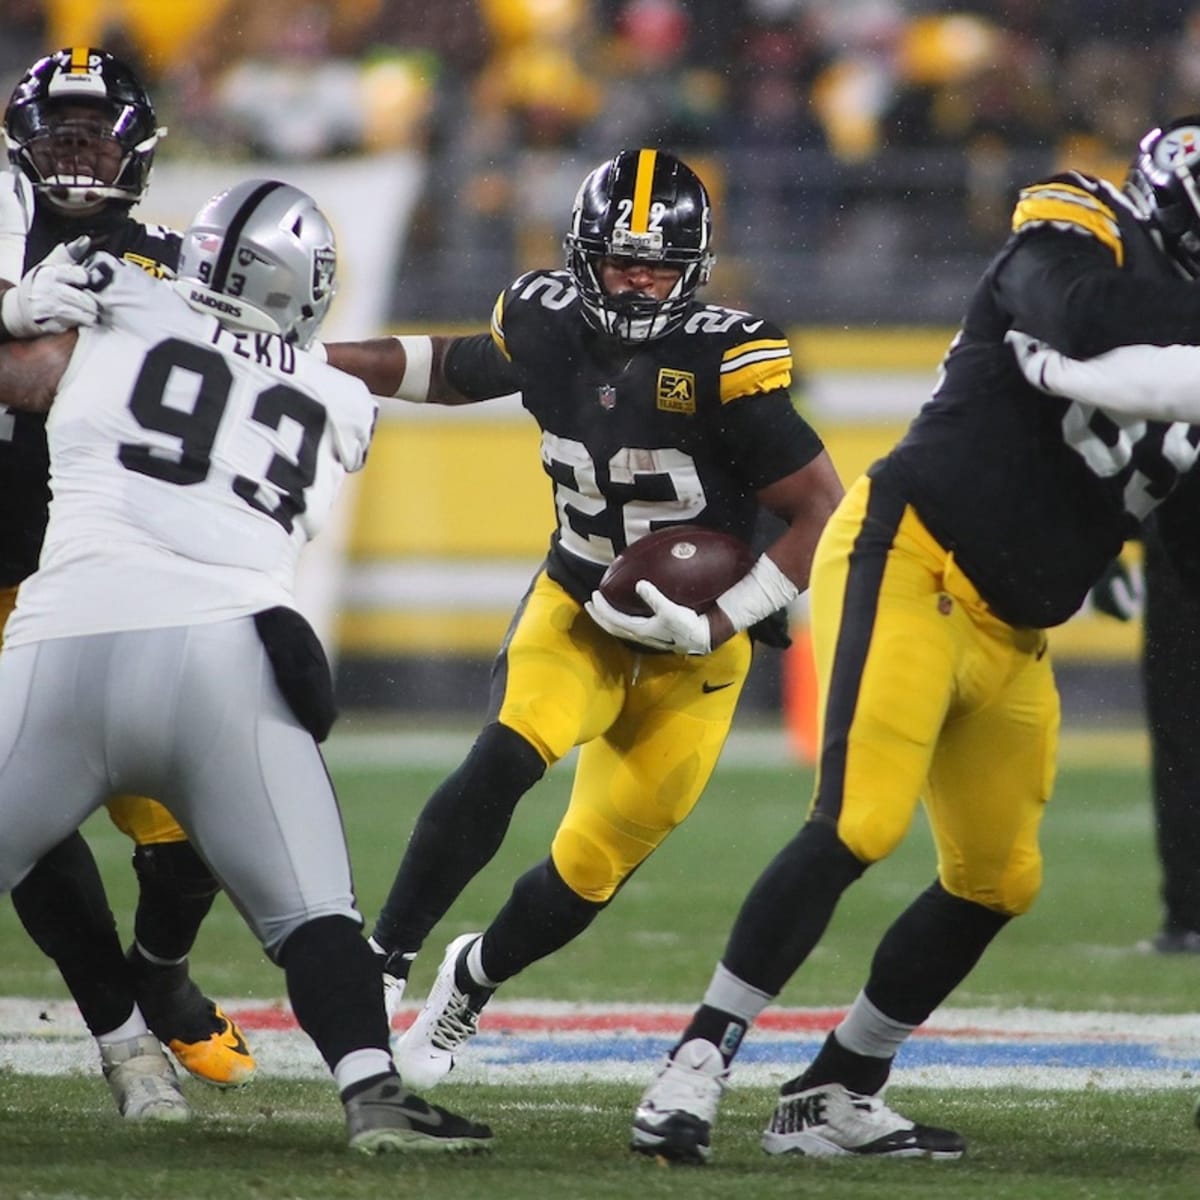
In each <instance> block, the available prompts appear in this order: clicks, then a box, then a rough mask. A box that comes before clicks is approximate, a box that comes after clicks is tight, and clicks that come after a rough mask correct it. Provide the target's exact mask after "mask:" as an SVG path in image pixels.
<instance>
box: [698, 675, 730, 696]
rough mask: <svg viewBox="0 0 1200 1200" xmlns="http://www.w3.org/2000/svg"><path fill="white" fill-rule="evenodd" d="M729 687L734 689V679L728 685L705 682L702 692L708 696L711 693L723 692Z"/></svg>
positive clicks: (701, 688) (701, 687)
mask: <svg viewBox="0 0 1200 1200" xmlns="http://www.w3.org/2000/svg"><path fill="white" fill-rule="evenodd" d="M727 687H733V680H732V679H731V680H730V681H729V682H728V683H709V682H708V680H705V681H704V683H703V684H701V686H700V690H701V691H702V692H703V693H704V694H705V695H706V696H707V695H708V694H709V693H710V692H723V691H724V690H725V689H726V688H727Z"/></svg>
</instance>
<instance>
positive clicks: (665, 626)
mask: <svg viewBox="0 0 1200 1200" xmlns="http://www.w3.org/2000/svg"><path fill="white" fill-rule="evenodd" d="M636 590H637V594H638V595H639V596H641V598H642V599H643V600H645V602H646V603H647V604H648V605H649V606H650V608H651V609H652V610H653V613H652V615H651V616H649V617H632V616H630V615H629V614H628V613H623V612H622V611H621V610H620V609H619V608H614V607H613V606H612V605H611V604H609V602H608V601H607V600H606V599H605V598H604V596H603V595H602V594H601V593H600V592H599V591H595V592H593V593H592V598H591V599H590V600H589V601H588V602H587V603H586V604H585V605H584V608H585V609H587V613H588V616H589V617H591V618H592V620H593V621H595V622H596V624H597V625H599V626H600V628H601V629H603V630H604V631H605V633H611V634H612V635H613V637H617V638H622V639H624V640H625V641H627V642H637V643H638V644H639V645H642V646H650V647H651V648H652V649H654V650H670V651H672V652H673V653H675V654H708V653H709V651H710V650H711V649H712V630H711V628H710V626H709V624H708V618H707V617H705V616H702V615H701V614H700V613H698V612H696V610H695V609H692V608H688V607H687V606H686V605H684V604H676V603H675V601H674V600H668V599H667V598H666V596H664V595H663V594H662V592H660V591H659V590H658V588H656V587H655V586H654V584H652V583H651V582H650V580H648V579H643V580H640V581H639V582H638V584H637V587H636Z"/></svg>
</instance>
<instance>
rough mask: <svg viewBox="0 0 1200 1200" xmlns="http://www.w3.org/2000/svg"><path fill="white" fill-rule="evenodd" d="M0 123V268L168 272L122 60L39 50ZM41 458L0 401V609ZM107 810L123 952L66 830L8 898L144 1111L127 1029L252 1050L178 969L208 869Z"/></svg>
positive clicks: (165, 240) (191, 1063)
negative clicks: (124, 843)
mask: <svg viewBox="0 0 1200 1200" xmlns="http://www.w3.org/2000/svg"><path fill="white" fill-rule="evenodd" d="M4 130H5V137H6V140H7V143H8V149H9V158H10V160H11V163H12V168H13V169H12V170H11V171H9V172H7V173H5V175H4V176H3V177H0V235H3V239H2V241H0V245H2V246H3V248H4V250H5V253H6V254H8V255H9V258H10V259H11V260H12V261H11V264H9V263H7V262H6V267H5V269H6V270H8V269H10V265H11V267H12V268H13V269H12V273H13V276H14V279H15V278H16V276H17V274H18V273H19V272H20V271H21V270H26V271H29V270H30V269H32V268H35V267H36V265H37V264H39V263H42V262H43V261H45V260H46V259H47V256H48V255H51V256H52V258H58V257H60V256H61V255H62V251H61V249H60V250H58V251H56V250H55V248H56V247H62V246H63V245H64V244H65V243H70V242H74V241H75V240H76V239H78V238H81V237H86V238H87V239H88V240H89V244H90V246H91V247H92V248H93V249H104V250H108V251H109V252H110V253H112V254H114V255H116V256H118V257H121V258H124V259H126V260H128V261H131V262H134V263H136V264H138V265H139V266H141V267H143V268H144V269H146V270H147V271H150V272H151V273H153V274H155V275H164V274H173V273H174V270H175V267H176V265H177V262H178V257H179V246H180V238H179V235H178V234H177V233H175V232H172V231H171V230H168V229H164V228H162V227H161V226H152V225H146V224H143V223H142V222H140V221H138V220H136V219H135V218H134V217H133V216H132V215H131V213H130V210H131V209H132V207H133V206H134V205H135V204H136V203H137V202H138V201H139V200H140V199H141V198H142V196H143V194H144V192H145V189H146V184H147V181H148V179H149V175H150V168H151V164H152V162H153V158H154V149H155V145H156V143H157V142H158V140H159V138H160V137H161V136H162V135H163V133H165V130H163V129H160V128H159V127H158V125H157V122H156V119H155V112H154V108H153V106H152V104H151V102H150V98H149V96H148V95H147V94H146V91H145V89H144V88H143V87H142V85H141V83H140V82H139V81H138V79H137V77H136V76H135V75H134V73H133V72H132V71H131V70H130V68H129V67H128V66H127V65H126V64H125V63H123V62H122V61H120V60H119V59H117V58H115V57H114V56H113V55H111V54H108V53H106V52H105V51H103V50H99V49H96V48H95V47H78V46H77V47H72V48H69V49H64V50H59V51H57V52H56V53H54V54H51V55H48V56H47V57H45V58H42V59H40V60H39V61H38V62H36V63H34V64H33V66H31V67H30V69H29V70H28V71H27V72H26V74H25V75H24V76H23V77H22V79H21V80H20V81H19V82H18V84H17V85H16V88H15V90H14V91H13V94H12V97H11V99H10V101H9V104H8V107H7V109H6V111H5V115H4ZM14 246H15V247H16V254H20V253H21V252H22V251H23V262H17V261H16V258H15V256H14V255H13V254H11V253H10V252H11V251H12V250H13V247H14ZM52 252H54V253H53V255H52ZM28 279H30V276H29V275H26V276H25V280H28ZM25 280H23V281H22V283H23V285H25V286H26V287H28V285H27V284H26V283H25ZM33 282H34V285H35V286H36V285H37V283H38V282H39V277H38V275H36V274H35V275H33ZM20 294H21V289H20V288H13V289H10V292H9V294H8V295H9V296H10V297H11V298H10V299H9V300H8V301H6V302H0V325H3V326H4V333H3V334H2V335H0V336H9V337H11V336H13V335H14V334H20V335H28V334H30V333H35V332H39V331H45V330H48V329H52V328H53V326H50V325H47V324H45V323H40V324H39V323H38V320H37V316H36V312H35V311H33V310H31V306H30V305H28V304H27V305H26V306H25V308H24V309H21V308H18V307H17V306H16V305H15V304H14V301H17V300H18V298H19V297H20ZM6 318H7V319H6ZM12 326H16V328H12ZM48 472H49V460H48V455H47V448H46V435H45V417H44V416H39V415H34V414H30V413H24V412H18V411H15V410H11V411H10V410H5V409H0V511H2V512H3V514H4V519H3V520H0V621H3V620H7V618H8V616H9V614H10V613H11V612H12V609H13V605H14V604H15V602H16V594H17V588H18V586H19V585H20V583H21V581H22V580H23V579H24V578H25V577H26V576H28V575H29V574H31V573H32V572H33V570H34V569H35V567H36V566H37V561H38V552H39V549H40V547H41V543H42V537H43V534H44V532H45V528H46V516H47V511H46V510H47V503H48V501H49V489H48V484H47V477H48ZM48 799H49V798H48ZM109 813H110V815H111V817H112V819H113V821H114V822H115V823H116V824H117V825H118V827H120V828H121V829H122V830H123V831H124V832H125V833H127V834H128V835H129V836H130V837H131V838H132V839H133V841H134V843H135V849H134V854H133V865H134V869H135V870H136V872H137V876H138V881H139V887H140V892H139V899H138V905H137V913H136V917H135V926H134V942H133V945H132V946H131V947H130V949H129V951H128V955H127V956H126V955H125V953H124V952H123V951H122V949H121V945H120V942H119V940H118V934H117V929H116V925H115V922H114V919H113V916H112V913H111V911H110V910H109V907H108V903H107V900H106V898H105V894H104V887H103V884H102V882H101V880H100V876H99V873H98V871H97V869H96V864H95V860H94V859H93V858H92V854H91V851H90V850H89V848H88V846H87V844H86V842H84V840H83V838H82V837H80V836H79V835H78V834H76V835H74V836H72V837H71V838H69V839H67V841H65V842H63V843H62V844H61V845H60V846H58V847H57V848H56V849H55V850H54V851H53V852H52V853H51V854H49V855H47V857H46V858H44V859H43V860H42V861H41V862H40V863H39V864H38V866H37V867H35V868H34V870H33V871H32V872H31V873H30V874H29V875H28V876H27V877H26V878H25V880H24V881H23V882H22V883H21V884H20V885H19V886H18V887H17V888H16V889H15V890H14V892H13V902H14V905H15V907H16V910H17V913H18V915H19V916H20V918H21V921H22V923H23V924H24V925H25V928H26V929H27V930H28V931H29V933H30V935H31V936H32V937H33V939H34V941H35V942H36V943H37V944H38V946H39V947H40V948H41V949H42V950H43V951H44V952H45V953H46V954H48V955H49V956H50V957H51V958H53V959H54V961H55V962H56V963H57V964H58V967H59V969H60V971H61V972H62V975H63V978H64V980H65V981H66V983H67V986H68V987H69V989H70V991H71V994H72V996H73V997H74V998H75V1000H76V1002H77V1004H78V1005H79V1008H80V1011H81V1012H82V1014H83V1017H84V1019H85V1021H86V1022H87V1025H88V1028H89V1029H90V1030H91V1032H92V1033H93V1034H94V1035H95V1036H96V1037H97V1039H98V1040H99V1042H100V1046H101V1053H102V1059H103V1061H104V1062H105V1064H106V1075H107V1076H108V1078H109V1083H110V1086H112V1087H113V1090H114V1093H115V1094H116V1096H117V1101H118V1104H119V1105H120V1106H121V1108H122V1111H123V1113H124V1114H125V1115H126V1116H130V1117H135V1118H136V1117H138V1116H146V1117H153V1116H154V1115H155V1113H154V1112H153V1108H152V1106H150V1107H149V1108H147V1109H146V1111H145V1112H142V1111H141V1109H140V1106H139V1104H138V1101H137V1099H136V1097H134V1096H131V1095H126V1094H122V1087H123V1085H122V1083H121V1081H122V1079H123V1078H125V1077H126V1076H129V1077H130V1078H133V1077H134V1076H135V1075H136V1070H135V1068H136V1064H134V1065H133V1066H132V1067H131V1066H129V1065H128V1064H127V1065H125V1066H124V1068H123V1069H122V1070H121V1071H114V1070H109V1069H108V1067H109V1059H111V1058H112V1057H113V1056H114V1055H115V1054H118V1053H120V1051H119V1049H114V1047H119V1046H123V1045H130V1044H136V1037H137V1035H138V1034H143V1033H145V1031H146V1024H148V1025H149V1027H150V1029H151V1030H152V1031H153V1033H154V1034H155V1035H156V1036H157V1037H158V1038H159V1039H160V1040H161V1041H162V1042H163V1043H164V1044H165V1045H167V1046H169V1047H170V1049H171V1050H172V1052H173V1053H174V1054H175V1056H176V1058H177V1059H178V1061H179V1062H180V1063H181V1064H182V1065H183V1066H184V1067H185V1068H187V1070H188V1071H190V1072H191V1073H192V1074H193V1075H194V1076H196V1077H197V1078H200V1079H204V1080H206V1081H208V1082H210V1083H215V1084H218V1085H221V1086H230V1085H235V1084H241V1083H245V1082H247V1081H248V1080H249V1078H250V1077H251V1076H252V1074H253V1073H254V1069H255V1063H254V1058H253V1056H252V1055H251V1053H250V1052H249V1050H248V1049H247V1047H246V1042H245V1039H244V1037H243V1036H242V1033H241V1030H240V1029H238V1027H237V1025H236V1024H235V1023H234V1022H233V1021H231V1020H230V1019H229V1018H228V1017H227V1016H226V1015H225V1014H224V1013H223V1012H222V1011H221V1010H220V1008H219V1007H218V1006H217V1005H216V1004H214V1003H213V1002H212V1001H210V1000H208V999H207V998H206V997H205V996H204V995H203V993H202V992H201V991H200V989H199V988H198V987H197V986H196V984H195V983H194V982H193V981H192V979H191V978H190V976H189V974H188V961H187V955H188V952H189V950H190V949H191V947H192V944H193V942H194V940H195V937H196V933H197V930H198V928H199V926H200V923H201V921H202V920H203V918H204V916H205V914H206V913H207V912H208V910H209V908H210V907H211V905H212V902H213V898H214V897H215V895H216V893H217V890H218V885H217V882H216V880H215V879H214V878H213V876H212V873H211V872H210V871H209V870H208V868H207V867H206V866H205V865H204V863H203V862H202V861H201V859H200V858H199V856H198V855H197V854H196V852H195V851H194V850H193V849H192V846H191V844H190V843H189V842H188V841H187V840H186V838H185V835H184V833H183V830H182V829H180V827H179V825H178V824H177V823H176V822H175V821H174V819H173V818H172V817H171V816H170V814H169V813H168V812H167V811H166V809H164V808H162V807H161V806H160V805H159V804H158V803H156V802H155V801H153V800H150V799H147V798H145V797H138V796H118V797H115V798H114V799H113V800H112V801H111V802H110V804H109ZM135 999H136V1007H135ZM143 1021H144V1022H145V1023H146V1024H143V1023H142V1022H143ZM131 1039H135V1040H134V1041H133V1042H131Z"/></svg>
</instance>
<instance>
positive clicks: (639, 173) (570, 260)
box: [563, 150, 713, 343]
mask: <svg viewBox="0 0 1200 1200" xmlns="http://www.w3.org/2000/svg"><path fill="white" fill-rule="evenodd" d="M711 241H712V209H711V206H710V204H709V199H708V192H707V190H706V189H705V187H704V184H703V183H701V182H700V179H699V178H698V177H697V175H696V173H695V172H694V171H693V170H692V169H691V168H690V167H688V166H687V165H686V164H685V163H683V162H680V160H679V159H677V158H676V157H674V155H671V154H667V153H666V152H665V151H662V150H622V151H621V152H620V153H619V154H618V155H617V156H616V157H615V158H611V159H609V161H608V162H605V163H602V164H601V165H600V166H598V167H597V168H596V169H595V170H594V171H592V172H591V173H590V174H589V175H588V177H587V178H586V179H585V180H584V181H583V183H582V185H581V186H580V188H579V191H578V193H577V194H576V196H575V205H574V208H573V210H572V212H571V227H570V229H569V230H568V231H567V235H566V238H565V240H564V242H563V247H564V249H565V251H566V255H567V269H568V270H569V271H570V272H571V275H572V277H573V278H574V281H575V286H576V287H577V288H578V289H579V296H580V300H581V302H582V305H583V313H584V317H585V319H586V320H587V321H588V323H589V324H590V325H591V326H592V327H593V328H595V329H597V330H599V331H600V332H601V333H606V334H609V335H610V336H612V337H615V338H618V339H619V340H620V341H623V342H628V343H638V342H647V341H652V340H654V339H655V338H660V337H664V336H665V335H666V334H668V333H670V332H671V331H672V330H674V329H677V328H678V327H679V325H680V324H681V323H682V322H683V319H684V317H685V316H686V314H687V310H688V307H689V306H690V305H691V303H692V300H693V298H694V297H695V294H696V289H697V288H699V287H700V286H701V285H703V284H705V283H707V282H708V276H709V272H710V271H711V269H712V263H713V254H712V249H711V245H710V244H711ZM604 259H609V260H612V261H614V262H616V263H618V264H620V263H624V262H629V261H630V260H633V261H636V262H638V263H648V264H653V265H655V266H667V267H675V268H677V269H678V270H679V272H680V274H679V279H678V281H677V282H676V283H675V285H674V286H673V287H672V289H671V292H670V294H669V295H668V296H667V297H666V298H665V299H661V300H660V299H657V298H655V297H650V296H646V295H642V294H639V293H636V292H628V291H626V292H619V293H617V294H610V293H609V292H607V291H606V290H605V288H604V286H603V284H602V282H601V276H600V266H601V262H602V260H604Z"/></svg>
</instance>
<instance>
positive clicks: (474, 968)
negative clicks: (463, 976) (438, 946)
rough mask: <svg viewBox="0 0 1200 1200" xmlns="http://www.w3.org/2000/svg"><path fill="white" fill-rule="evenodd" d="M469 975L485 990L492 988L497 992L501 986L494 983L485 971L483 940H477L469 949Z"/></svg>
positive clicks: (467, 964) (467, 963) (479, 938)
mask: <svg viewBox="0 0 1200 1200" xmlns="http://www.w3.org/2000/svg"><path fill="white" fill-rule="evenodd" d="M466 967H467V974H468V975H470V977H471V978H472V979H473V980H474V981H475V982H476V983H477V984H479V986H480V987H483V988H491V989H492V991H495V990H496V989H497V988H498V987H499V986H500V985H499V984H498V983H493V982H492V980H491V979H489V978H488V974H487V972H486V971H485V970H484V969H483V938H481V937H478V938H476V939H475V940H474V941H473V942H472V943H471V945H470V946H469V947H468V948H467V962H466Z"/></svg>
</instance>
